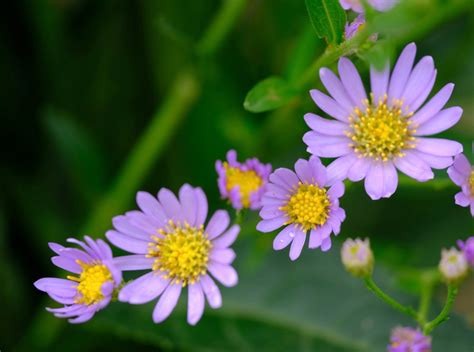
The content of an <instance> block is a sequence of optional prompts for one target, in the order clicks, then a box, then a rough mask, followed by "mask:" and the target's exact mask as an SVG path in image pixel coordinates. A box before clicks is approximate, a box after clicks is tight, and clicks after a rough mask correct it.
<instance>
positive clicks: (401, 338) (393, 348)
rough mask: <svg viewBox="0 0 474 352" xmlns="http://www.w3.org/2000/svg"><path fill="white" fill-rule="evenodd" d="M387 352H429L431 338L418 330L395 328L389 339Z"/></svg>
mask: <svg viewBox="0 0 474 352" xmlns="http://www.w3.org/2000/svg"><path fill="white" fill-rule="evenodd" d="M387 351H388V352H431V337H430V336H425V335H423V333H422V332H421V331H420V330H419V329H413V328H410V327H397V328H395V329H393V331H392V336H391V337H390V345H389V346H388V349H387Z"/></svg>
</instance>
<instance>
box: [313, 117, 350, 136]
mask: <svg viewBox="0 0 474 352" xmlns="http://www.w3.org/2000/svg"><path fill="white" fill-rule="evenodd" d="M304 120H305V122H306V124H307V125H308V126H309V127H310V128H311V129H313V130H314V131H316V132H319V133H321V134H325V135H328V136H343V135H344V132H345V131H346V130H347V129H348V126H347V124H345V123H342V122H339V121H334V120H327V119H323V118H322V117H320V116H318V115H316V114H312V113H308V114H305V115H304Z"/></svg>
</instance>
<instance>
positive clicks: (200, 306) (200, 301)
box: [188, 282, 204, 325]
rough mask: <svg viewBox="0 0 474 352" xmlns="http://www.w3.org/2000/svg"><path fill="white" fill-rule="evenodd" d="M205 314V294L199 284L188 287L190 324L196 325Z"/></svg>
mask: <svg viewBox="0 0 474 352" xmlns="http://www.w3.org/2000/svg"><path fill="white" fill-rule="evenodd" d="M203 313H204V292H203V291H202V287H201V284H200V283H199V282H197V283H194V284H190V285H189V286H188V323H189V324H190V325H196V324H197V322H198V321H199V320H200V319H201V317H202V314H203Z"/></svg>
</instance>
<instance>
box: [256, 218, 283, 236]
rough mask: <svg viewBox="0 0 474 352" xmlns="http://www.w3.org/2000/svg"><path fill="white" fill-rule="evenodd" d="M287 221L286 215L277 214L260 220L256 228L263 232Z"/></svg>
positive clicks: (270, 230) (274, 228) (272, 229)
mask: <svg viewBox="0 0 474 352" xmlns="http://www.w3.org/2000/svg"><path fill="white" fill-rule="evenodd" d="M287 221H288V218H287V217H286V216H279V217H277V218H274V219H269V220H260V222H259V223H258V224H257V230H258V231H260V232H264V233H266V232H272V231H275V230H276V229H277V228H279V227H281V226H283V225H284V224H285V223H286V222H287Z"/></svg>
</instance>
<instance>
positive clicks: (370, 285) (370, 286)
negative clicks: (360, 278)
mask: <svg viewBox="0 0 474 352" xmlns="http://www.w3.org/2000/svg"><path fill="white" fill-rule="evenodd" d="M364 281H365V285H366V286H367V288H368V289H369V290H370V291H372V292H373V293H374V294H375V295H376V296H377V297H379V298H380V299H381V300H382V301H384V302H385V303H387V304H388V305H389V306H391V307H392V308H394V309H396V310H398V311H399V312H401V313H403V314H406V315H409V316H411V317H412V318H414V319H415V320H417V321H418V314H417V312H416V311H415V310H414V309H413V308H412V307H409V306H404V305H403V304H401V303H399V302H398V301H396V300H395V299H394V298H392V297H390V296H389V295H388V294H386V293H385V292H383V291H382V289H381V288H380V287H378V286H377V284H376V283H375V282H374V280H373V279H372V277H367V278H365V279H364Z"/></svg>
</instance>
